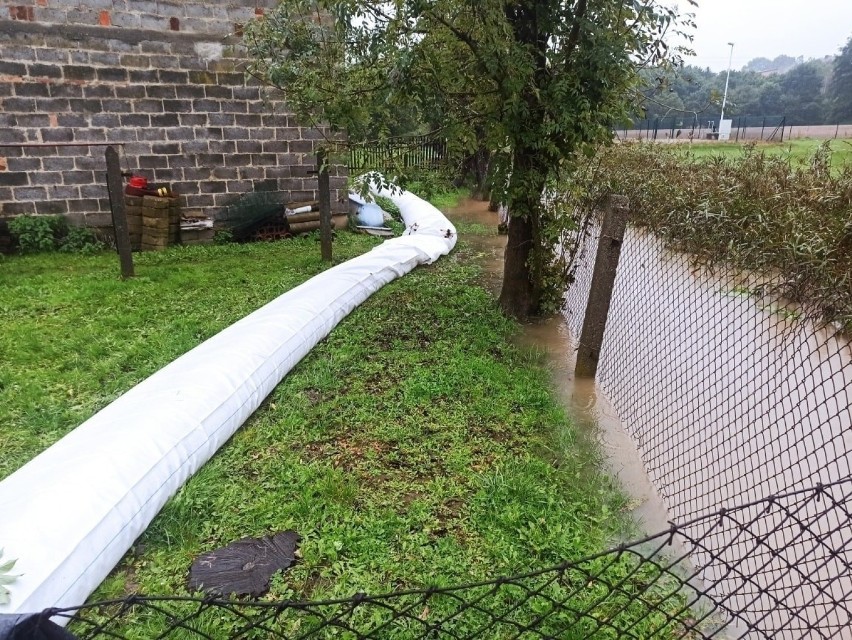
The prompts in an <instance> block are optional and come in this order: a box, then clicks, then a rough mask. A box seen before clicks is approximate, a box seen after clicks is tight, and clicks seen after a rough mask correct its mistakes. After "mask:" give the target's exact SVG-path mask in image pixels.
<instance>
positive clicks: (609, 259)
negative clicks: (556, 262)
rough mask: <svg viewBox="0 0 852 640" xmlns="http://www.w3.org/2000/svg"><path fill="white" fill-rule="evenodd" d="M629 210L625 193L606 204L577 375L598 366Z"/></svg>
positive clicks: (590, 372) (588, 373) (583, 375)
mask: <svg viewBox="0 0 852 640" xmlns="http://www.w3.org/2000/svg"><path fill="white" fill-rule="evenodd" d="M629 213H630V208H629V206H628V202H627V198H625V197H623V196H610V197H609V198H608V199H607V202H606V204H605V205H604V211H603V221H602V222H601V235H600V239H599V240H598V253H597V256H595V270H594V272H593V273H592V284H591V287H590V289H589V300H588V303H587V304H586V315H585V317H584V319H583V331H582V333H581V334H580V346H579V349H578V350H577V365H576V367H575V369H574V376H575V377H577V378H594V377H595V373H597V370H598V358H599V357H600V353H601V345H602V344H603V337H604V330H605V329H606V319H607V316H608V315H609V306H610V300H611V299H612V290H613V287H614V286H615V275H616V272H617V270H618V259H619V257H620V256H621V244H622V242H623V241H624V230H625V228H626V226H627V217H628V215H629Z"/></svg>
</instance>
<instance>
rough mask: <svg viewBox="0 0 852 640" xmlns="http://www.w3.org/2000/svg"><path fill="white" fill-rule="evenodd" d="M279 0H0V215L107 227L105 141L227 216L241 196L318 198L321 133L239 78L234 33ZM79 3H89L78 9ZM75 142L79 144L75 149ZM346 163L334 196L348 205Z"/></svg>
mask: <svg viewBox="0 0 852 640" xmlns="http://www.w3.org/2000/svg"><path fill="white" fill-rule="evenodd" d="M274 2H275V0H256V2H252V3H251V4H250V6H245V4H248V3H238V2H235V1H233V0H228V1H224V0H206V1H205V2H198V1H189V2H175V1H170V0H156V1H154V0H87V2H85V3H83V2H78V1H76V0H74V1H71V0H61V1H60V0H34V1H31V2H21V1H20V0H19V1H18V2H16V3H14V4H9V3H5V4H2V5H0V144H10V143H11V144H17V143H40V144H44V143H48V144H50V143H56V144H55V145H54V144H50V146H41V147H28V148H21V147H0V218H2V217H8V216H14V215H19V214H29V213H36V214H65V215H68V216H69V217H70V218H71V219H72V221H73V222H76V223H79V224H85V225H88V226H96V227H98V226H108V225H109V224H110V220H109V213H108V212H109V203H108V200H107V192H106V186H105V168H106V167H105V162H104V157H103V152H104V147H103V146H97V147H83V146H76V145H73V143H80V142H97V143H106V142H109V143H117V144H121V145H122V146H121V154H122V162H123V164H124V167H123V168H125V169H127V170H130V171H133V172H135V173H140V174H141V175H144V176H145V177H147V178H148V179H149V180H152V181H156V182H168V183H171V184H172V185H173V187H174V188H175V189H176V191H177V192H178V193H180V194H181V195H182V196H183V197H184V203H185V207H187V208H189V209H191V210H199V211H203V212H204V213H207V214H208V215H213V216H217V215H221V214H222V212H223V211H224V210H225V209H226V207H227V206H228V205H229V204H231V203H233V202H234V201H235V200H237V199H238V198H239V196H240V195H242V194H245V193H249V192H252V191H255V190H263V191H275V192H279V193H280V195H281V199H282V200H283V201H299V200H306V199H313V198H315V197H316V193H315V189H316V178H315V177H313V176H309V175H308V173H307V172H308V171H309V170H311V169H313V164H314V162H315V151H316V147H317V144H318V140H320V138H321V134H320V133H319V132H318V131H316V130H314V129H311V128H310V127H303V126H300V124H299V123H298V122H296V120H295V119H294V117H293V116H292V114H290V113H289V112H288V111H287V108H286V105H284V103H283V102H282V101H281V100H280V97H279V96H277V95H274V94H272V93H270V92H269V91H268V90H267V89H265V88H262V87H260V86H258V85H257V84H256V83H254V82H253V81H247V79H246V77H245V75H244V74H243V72H242V61H241V59H240V46H239V37H238V36H236V35H233V34H234V33H235V31H236V30H238V29H239V28H240V26H241V25H242V24H245V22H246V21H248V20H250V19H252V18H253V17H255V16H256V15H260V14H262V13H263V11H264V9H265V8H267V7H269V6H271V5H272V4H274ZM83 5H85V6H83ZM69 143H70V144H71V145H73V146H69ZM345 181H346V177H345V168H344V167H343V166H339V165H335V166H334V167H332V189H333V193H332V201H333V203H334V205H335V209H336V210H338V211H344V210H345V205H344V202H345Z"/></svg>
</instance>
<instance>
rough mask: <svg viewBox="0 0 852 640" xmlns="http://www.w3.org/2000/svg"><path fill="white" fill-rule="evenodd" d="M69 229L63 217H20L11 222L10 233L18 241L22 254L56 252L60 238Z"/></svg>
mask: <svg viewBox="0 0 852 640" xmlns="http://www.w3.org/2000/svg"><path fill="white" fill-rule="evenodd" d="M67 228H68V224H67V222H66V221H65V218H63V217H61V216H18V217H17V218H13V219H12V220H10V221H9V231H11V232H12V235H13V236H14V237H15V239H16V240H17V241H18V247H19V248H20V250H21V253H40V252H43V251H55V250H56V249H57V248H58V246H59V243H58V241H57V238H58V236H60V235H62V234H63V233H64V232H65V231H66V230H67Z"/></svg>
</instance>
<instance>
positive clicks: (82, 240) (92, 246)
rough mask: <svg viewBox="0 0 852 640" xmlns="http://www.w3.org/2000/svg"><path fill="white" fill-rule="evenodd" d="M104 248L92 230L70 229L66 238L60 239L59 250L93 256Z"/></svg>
mask: <svg viewBox="0 0 852 640" xmlns="http://www.w3.org/2000/svg"><path fill="white" fill-rule="evenodd" d="M104 246H105V245H104V243H103V242H101V241H100V240H98V238H97V236H95V234H94V233H92V231H91V229H85V228H83V227H68V232H67V233H66V234H65V237H63V238H60V239H59V250H60V251H63V252H65V253H83V254H86V255H91V254H93V253H97V252H98V251H101V250H103V248H104Z"/></svg>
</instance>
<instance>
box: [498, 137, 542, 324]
mask: <svg viewBox="0 0 852 640" xmlns="http://www.w3.org/2000/svg"><path fill="white" fill-rule="evenodd" d="M548 169H549V166H548V160H547V159H546V158H545V157H544V155H543V154H542V153H541V152H539V151H537V150H534V149H518V150H516V151H515V153H514V162H513V170H512V176H511V178H510V184H509V198H508V199H509V202H508V203H507V204H508V206H509V216H510V217H509V238H508V241H507V244H506V254H505V255H506V258H505V264H504V266H503V288H502V289H501V291H500V307H501V308H502V309H503V311H504V313H506V314H507V315H509V316H512V317H514V318H518V319H519V320H523V319H525V318H529V317H530V316H535V315H538V314H539V312H540V311H541V302H542V299H541V298H542V291H543V283H542V282H541V277H542V268H541V267H542V265H540V264H537V262H536V261H540V260H541V259H542V255H543V254H542V251H541V250H540V247H539V244H540V243H541V207H542V202H541V197H542V193H543V191H544V185H545V182H546V178H545V176H546V175H547V171H548Z"/></svg>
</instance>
